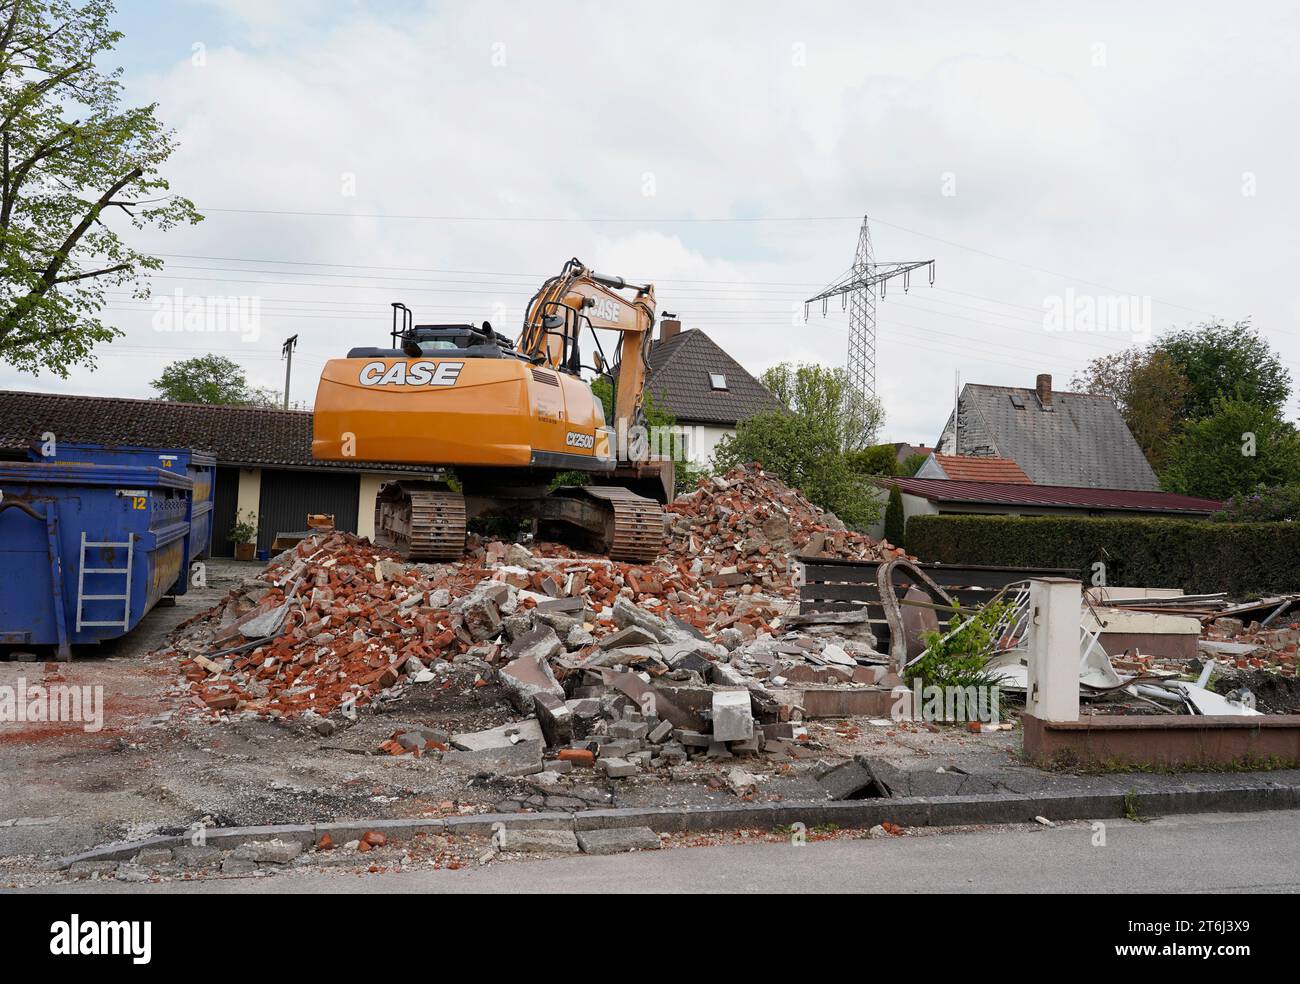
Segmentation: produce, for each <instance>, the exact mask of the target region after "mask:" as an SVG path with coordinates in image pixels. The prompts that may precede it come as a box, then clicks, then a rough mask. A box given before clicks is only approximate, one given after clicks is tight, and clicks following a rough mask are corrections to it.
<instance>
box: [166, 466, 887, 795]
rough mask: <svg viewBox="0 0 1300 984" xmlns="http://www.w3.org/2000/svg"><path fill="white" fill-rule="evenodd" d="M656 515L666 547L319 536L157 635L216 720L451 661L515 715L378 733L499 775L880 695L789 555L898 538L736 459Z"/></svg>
mask: <svg viewBox="0 0 1300 984" xmlns="http://www.w3.org/2000/svg"><path fill="white" fill-rule="evenodd" d="M668 522H670V523H671V529H672V541H671V546H670V548H669V549H668V551H667V552H666V553H665V555H664V556H662V557H660V558H659V559H658V560H657V561H655V562H654V563H651V564H627V563H619V562H613V561H610V560H608V559H605V558H598V557H583V556H578V555H576V554H574V552H573V551H571V550H568V549H566V548H563V547H558V546H555V545H551V544H537V545H534V546H533V549H529V548H528V547H526V546H524V545H522V544H505V543H500V542H496V541H489V542H481V541H477V542H474V543H472V544H471V546H470V550H469V551H468V552H467V554H466V557H465V558H464V559H463V560H461V561H458V562H455V563H448V564H408V563H404V562H402V561H401V560H400V559H399V558H398V557H396V556H395V555H393V554H391V553H389V552H386V551H384V550H381V549H378V548H375V547H373V546H372V545H371V544H370V543H369V542H368V541H365V540H362V539H359V538H357V537H355V536H352V535H350V534H347V533H342V532H333V531H330V532H322V533H317V534H314V535H312V536H311V537H309V538H308V539H306V540H304V541H303V542H302V543H300V544H298V545H297V546H296V547H295V548H293V549H292V550H290V551H286V552H285V553H283V554H281V555H280V556H278V557H276V558H275V559H274V560H272V562H271V563H270V564H269V565H268V566H267V567H266V568H265V570H263V571H262V573H261V574H260V575H259V576H258V577H257V578H256V579H254V580H253V581H251V582H246V584H245V585H244V586H243V587H242V588H241V589H237V590H235V591H232V592H231V593H230V595H229V596H228V597H227V598H226V599H225V600H224V601H223V602H222V603H221V604H219V605H218V606H216V607H215V608H213V609H212V610H211V611H209V612H207V613H205V614H204V615H202V616H199V617H197V618H196V619H193V620H191V621H190V622H189V623H186V624H185V625H183V626H181V629H180V631H179V632H178V634H177V635H176V636H175V637H174V639H173V640H172V644H173V647H174V653H175V655H176V657H177V658H179V661H180V668H181V672H182V673H183V679H184V683H185V685H186V686H187V687H188V690H189V693H190V695H191V697H192V699H193V701H194V702H195V704H196V705H197V706H198V707H200V708H202V709H203V710H204V711H205V712H207V713H209V714H210V715H212V716H214V717H215V718H217V719H229V718H231V717H260V718H274V719H284V720H298V721H301V722H304V723H306V724H308V725H310V726H311V727H313V728H315V729H316V730H317V731H320V732H322V733H330V732H332V731H333V730H334V729H336V728H337V727H339V726H340V725H345V724H346V723H348V722H350V721H355V720H356V719H357V715H358V713H359V712H361V711H363V710H364V709H366V708H367V707H372V706H374V705H377V704H384V703H388V702H395V701H400V700H401V699H402V698H403V697H404V695H405V694H406V693H408V692H409V691H410V689H411V688H415V687H425V686H427V687H435V688H438V687H441V688H449V687H451V686H452V685H453V684H452V678H453V675H454V676H455V677H456V678H457V679H463V678H464V676H465V675H466V674H469V675H471V676H472V677H473V680H474V685H475V686H481V687H487V686H497V687H500V688H501V692H502V695H503V698H504V699H505V700H508V701H509V703H510V705H511V706H512V708H513V711H514V713H515V715H517V716H518V720H515V721H512V722H510V723H508V724H506V725H504V726H502V727H500V728H495V729H491V730H490V731H486V732H471V733H465V734H445V733H442V732H439V731H436V730H433V729H411V728H408V729H404V730H401V731H398V732H397V733H394V734H393V735H392V737H391V738H390V739H389V740H388V741H386V742H384V743H383V746H382V748H381V749H380V750H381V751H383V752H387V753H389V754H393V755H404V754H412V755H417V756H423V755H424V754H426V753H429V752H436V753H439V754H443V756H444V760H450V761H451V762H453V763H459V764H462V765H465V766H468V767H471V768H476V769H478V768H481V769H483V770H486V771H490V772H494V773H498V774H505V775H528V774H533V773H536V772H540V771H542V770H543V768H545V769H547V770H550V771H556V772H565V771H569V770H571V769H573V768H581V767H592V768H596V769H597V770H599V771H600V772H603V773H604V774H606V775H608V776H610V777H620V776H627V775H633V774H636V773H637V772H640V771H643V770H647V769H653V768H657V767H661V766H672V765H674V764H677V763H681V762H685V761H687V760H688V759H691V758H696V757H707V758H710V759H714V760H718V759H730V758H732V757H733V756H736V755H743V754H749V755H757V754H760V753H763V752H764V751H765V750H766V751H768V752H785V753H787V754H791V755H795V756H797V755H798V751H797V750H796V749H797V746H798V744H799V742H800V740H801V739H803V738H804V737H805V736H806V735H805V732H804V729H803V728H802V726H801V723H800V722H801V721H803V720H804V719H805V718H807V717H817V716H841V715H844V714H852V713H872V714H873V715H874V716H877V717H879V716H882V715H883V714H884V713H886V708H887V707H888V700H889V692H888V690H887V689H886V688H881V687H878V686H877V684H878V683H880V682H881V680H882V678H883V677H884V676H885V675H886V664H887V662H888V660H887V658H886V657H885V656H884V655H882V654H880V653H878V652H876V650H875V638H874V636H873V635H872V633H871V631H870V626H869V624H868V623H867V621H866V615H865V613H858V614H853V613H844V614H842V615H840V614H837V615H835V616H832V617H824V616H810V617H808V618H804V619H801V618H800V617H799V616H798V614H797V611H798V602H797V600H796V599H795V598H793V595H794V594H795V592H796V589H795V587H794V585H795V581H796V579H795V577H794V573H795V569H796V565H795V562H794V560H793V557H794V556H795V555H797V554H799V553H809V554H822V555H827V556H838V557H851V556H858V557H862V558H864V559H882V558H888V557H892V556H895V555H897V554H899V553H900V551H897V550H895V549H894V548H892V547H890V546H889V545H888V544H883V543H877V542H875V541H872V540H870V539H869V538H867V537H863V536H861V535H860V534H855V533H852V532H850V531H847V530H845V529H843V527H842V525H841V524H840V523H839V522H838V520H836V519H835V518H834V517H833V516H831V515H830V514H828V513H824V512H822V511H821V510H818V509H817V508H816V507H814V506H812V505H811V504H810V503H808V502H807V500H805V499H804V498H803V497H802V496H800V495H799V494H798V493H796V492H793V491H791V490H790V489H788V488H787V487H786V486H785V485H784V484H782V483H781V482H780V481H779V480H778V479H776V478H774V477H772V476H769V475H766V474H764V473H763V472H761V471H759V470H758V469H756V468H753V469H738V470H736V471H733V472H731V473H730V474H728V475H727V476H726V477H725V478H721V479H711V480H709V481H708V482H707V483H705V484H703V485H702V487H701V488H700V489H699V490H698V491H696V492H694V493H692V494H690V495H688V496H684V497H683V498H682V499H679V500H678V501H677V502H676V503H674V504H673V506H672V507H671V513H670V518H669V519H668Z"/></svg>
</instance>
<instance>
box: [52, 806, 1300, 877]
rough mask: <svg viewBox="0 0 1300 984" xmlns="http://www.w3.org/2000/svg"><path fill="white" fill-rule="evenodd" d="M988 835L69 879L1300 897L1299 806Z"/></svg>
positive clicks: (987, 831)
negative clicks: (400, 866) (400, 867)
mask: <svg viewBox="0 0 1300 984" xmlns="http://www.w3.org/2000/svg"><path fill="white" fill-rule="evenodd" d="M1098 833H1099V832H1098V831H1097V830H1095V829H1094V827H1093V825H1091V824H1088V823H1085V822H1075V823H1070V824H1068V825H1063V826H1060V827H1056V828H1045V827H1044V828H1026V827H1008V828H985V829H981V830H976V831H964V832H954V833H943V834H935V835H921V836H905V837H898V838H888V839H878V840H835V841H826V842H821V843H812V844H807V845H805V846H802V847H796V846H793V845H786V844H754V845H741V846H728V847H706V848H681V849H674V850H663V851H649V852H644V853H637V854H624V855H616V856H607V857H586V856H575V857H568V858H562V859H559V860H546V861H521V862H505V863H500V862H498V863H493V864H489V865H486V866H483V867H479V868H473V869H463V870H460V871H445V870H421V871H405V872H398V873H394V874H373V875H345V874H340V873H311V872H302V871H300V872H292V873H286V874H284V875H278V876H275V877H270V878H258V879H252V878H247V879H217V880H205V881H196V882H173V883H170V884H166V885H129V884H122V883H117V882H109V883H97V884H95V885H93V886H91V885H89V884H86V883H72V884H70V885H68V886H66V887H64V888H63V889H62V890H67V891H74V892H75V891H91V892H104V891H108V892H114V893H117V892H123V893H135V892H185V893H196V894H197V893H239V892H256V893H269V892H279V891H293V892H307V893H330V892H348V893H360V892H384V893H393V892H445V893H453V892H500V893H512V894H518V893H524V892H602V891H619V892H674V893H682V892H692V893H703V892H797V893H817V892H875V891H881V892H1001V891H1005V892H1105V893H1117V892H1158V893H1178V892H1296V891H1300V853H1297V852H1296V850H1295V845H1296V843H1297V842H1298V841H1300V811H1284V812H1271V813H1245V814H1242V813H1226V814H1224V813H1219V814H1198V815H1186V816H1177V817H1169V818H1164V819H1153V820H1150V821H1147V822H1145V823H1141V822H1132V821H1128V820H1111V821H1107V822H1106V824H1105V830H1104V834H1105V844H1104V845H1098V844H1094V841H1096V840H1097V839H1098V836H1097V835H1098Z"/></svg>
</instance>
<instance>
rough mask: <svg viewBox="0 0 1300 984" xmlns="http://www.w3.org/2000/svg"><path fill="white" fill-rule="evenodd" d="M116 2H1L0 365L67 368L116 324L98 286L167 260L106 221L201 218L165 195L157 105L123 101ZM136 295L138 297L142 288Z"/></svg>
mask: <svg viewBox="0 0 1300 984" xmlns="http://www.w3.org/2000/svg"><path fill="white" fill-rule="evenodd" d="M112 13H113V4H112V2H111V0H85V2H84V3H81V4H76V3H73V2H72V0H0V360H3V361H5V362H8V363H10V364H11V365H13V366H16V367H17V368H19V369H21V370H24V371H27V372H33V373H37V372H39V371H40V370H42V369H46V370H48V371H50V372H53V373H55V374H57V375H59V376H64V377H66V376H67V375H68V371H69V369H70V368H71V367H72V366H74V365H77V364H86V365H93V363H94V357H93V354H92V353H93V349H94V346H95V345H96V344H97V343H99V342H106V341H110V340H111V339H113V338H114V337H115V336H118V335H120V334H121V332H120V331H119V330H118V329H116V328H114V327H111V326H109V325H106V324H104V323H103V322H102V321H101V320H100V319H99V317H98V315H99V312H100V311H101V310H102V308H103V306H104V288H105V287H109V286H120V285H122V284H125V283H128V282H132V281H134V280H135V278H136V277H137V276H138V274H139V273H140V272H141V271H145V270H156V269H159V268H160V267H161V266H162V261H161V260H159V259H158V258H157V257H153V256H148V255H146V254H144V253H141V252H139V251H137V250H136V249H134V248H132V247H131V246H128V245H127V244H126V243H125V242H124V241H123V240H122V239H121V238H120V237H119V235H118V232H117V231H116V230H115V229H114V228H112V226H111V225H110V219H112V218H117V219H120V220H121V222H122V224H123V225H126V224H129V225H130V226H133V227H134V228H136V229H144V228H147V227H150V226H152V227H155V228H159V229H168V228H170V227H171V226H173V225H175V224H177V223H179V222H198V221H200V220H201V219H202V216H201V215H199V214H198V212H197V211H196V210H195V208H194V205H193V203H192V202H190V201H189V200H187V199H185V198H180V197H177V196H175V195H170V194H167V190H168V184H167V181H166V180H165V179H164V178H163V177H162V176H161V175H160V174H159V167H160V166H161V165H162V164H163V163H164V162H166V160H167V159H168V158H169V157H170V156H171V154H172V151H173V150H175V148H176V142H175V139H174V134H173V132H172V131H171V130H168V129H166V128H165V127H164V126H163V124H162V123H161V122H159V120H158V119H157V118H156V117H155V115H154V111H155V108H156V107H155V106H154V105H148V106H141V107H123V106H122V105H121V95H122V84H121V82H120V77H121V74H122V70H121V69H120V68H117V69H103V68H101V67H100V66H102V65H104V64H105V62H106V60H107V59H108V58H109V57H110V53H111V51H112V49H113V48H114V46H115V45H116V44H117V42H118V41H119V40H120V39H121V37H122V35H121V34H120V33H119V32H117V31H114V30H113V29H112V28H111V27H110V26H109V23H108V21H109V17H110V15H111V14H112ZM137 296H147V288H143V287H141V288H139V289H138V290H137Z"/></svg>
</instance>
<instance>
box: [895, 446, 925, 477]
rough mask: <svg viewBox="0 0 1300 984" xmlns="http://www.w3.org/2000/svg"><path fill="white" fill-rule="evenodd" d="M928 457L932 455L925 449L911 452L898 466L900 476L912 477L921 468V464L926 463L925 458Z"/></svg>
mask: <svg viewBox="0 0 1300 984" xmlns="http://www.w3.org/2000/svg"><path fill="white" fill-rule="evenodd" d="M928 457H930V455H929V454H928V453H926V452H925V451H914V452H913V453H912V454H909V455H908V456H907V457H906V458H904V459H903V463H902V464H901V465H899V466H898V474H899V477H901V478H911V477H912V476H913V475H915V474H916V473H917V472H918V471H920V470H921V466H922V465H923V464H925V459H926V458H928Z"/></svg>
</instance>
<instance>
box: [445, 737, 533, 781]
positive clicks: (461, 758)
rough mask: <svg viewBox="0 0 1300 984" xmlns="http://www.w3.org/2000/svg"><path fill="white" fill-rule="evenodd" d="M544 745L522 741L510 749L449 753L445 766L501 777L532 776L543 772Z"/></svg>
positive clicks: (446, 756)
mask: <svg viewBox="0 0 1300 984" xmlns="http://www.w3.org/2000/svg"><path fill="white" fill-rule="evenodd" d="M543 748H544V743H543V742H542V741H540V740H538V741H521V742H520V743H519V744H518V745H511V746H509V747H508V748H484V749H480V750H478V751H473V752H447V753H446V754H444V755H443V756H442V763H443V765H448V766H456V767H459V768H462V769H469V770H472V771H474V772H487V773H491V774H493V775H499V776H531V775H536V774H537V773H538V772H541V771H542V768H543V764H542V751H543Z"/></svg>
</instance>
